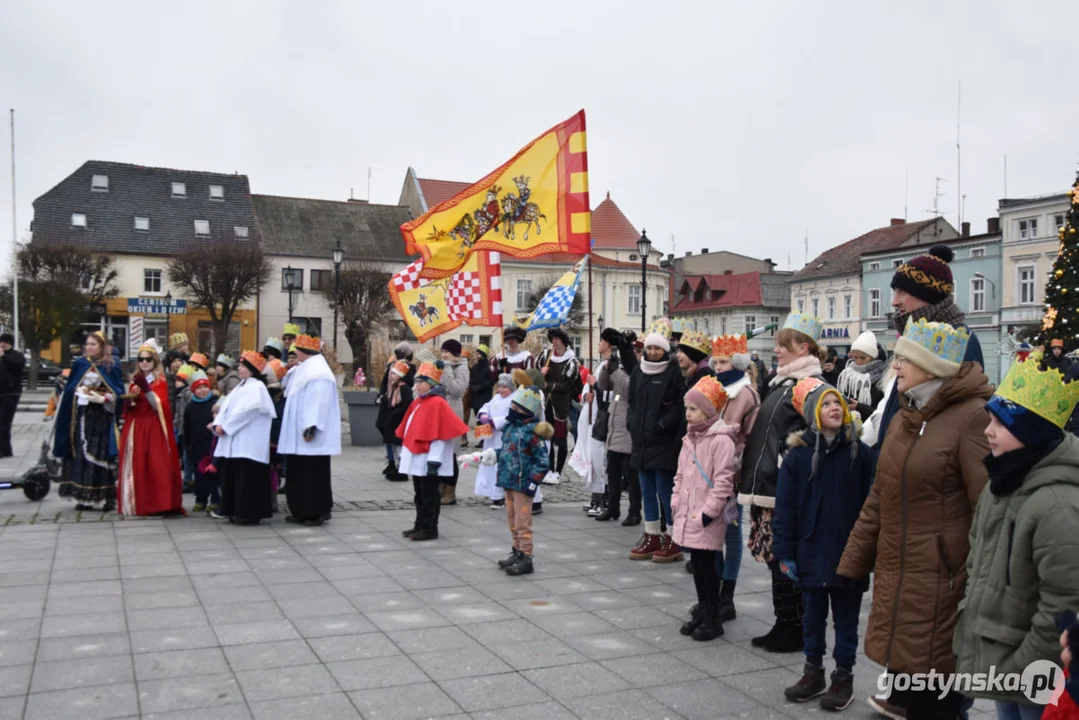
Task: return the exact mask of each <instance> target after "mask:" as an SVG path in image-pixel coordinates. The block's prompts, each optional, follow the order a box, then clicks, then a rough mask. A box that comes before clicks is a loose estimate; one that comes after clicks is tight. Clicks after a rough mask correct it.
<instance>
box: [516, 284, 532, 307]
mask: <svg viewBox="0 0 1079 720" xmlns="http://www.w3.org/2000/svg"><path fill="white" fill-rule="evenodd" d="M531 295H532V281H531V280H518V281H517V309H518V310H525V309H527V308H528V301H529V298H530V296H531Z"/></svg>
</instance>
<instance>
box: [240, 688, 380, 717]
mask: <svg viewBox="0 0 1079 720" xmlns="http://www.w3.org/2000/svg"><path fill="white" fill-rule="evenodd" d="M251 712H252V713H253V715H254V717H255V720H296V719H297V718H318V719H319V720H348V719H349V718H359V717H363V716H362V715H361V714H360V711H359V710H357V709H356V706H355V705H354V704H353V702H352V701H351V700H349V696H348V695H346V694H345V693H341V692H337V693H329V694H324V695H309V696H305V697H295V698H285V699H281V700H263V701H257V702H253V703H251Z"/></svg>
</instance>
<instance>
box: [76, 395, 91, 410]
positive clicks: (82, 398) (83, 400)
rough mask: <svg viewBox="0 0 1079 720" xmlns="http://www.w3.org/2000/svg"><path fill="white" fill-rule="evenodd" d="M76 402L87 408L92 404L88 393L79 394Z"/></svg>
mask: <svg viewBox="0 0 1079 720" xmlns="http://www.w3.org/2000/svg"><path fill="white" fill-rule="evenodd" d="M75 400H76V402H77V403H78V405H79V407H86V406H87V405H89V404H90V396H89V395H87V394H86V393H77V394H76V395H75Z"/></svg>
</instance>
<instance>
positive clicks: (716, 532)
mask: <svg viewBox="0 0 1079 720" xmlns="http://www.w3.org/2000/svg"><path fill="white" fill-rule="evenodd" d="M737 437H738V426H737V425H727V424H726V423H724V422H723V420H717V421H716V422H715V423H713V424H712V425H710V426H709V427H708V428H706V429H705V430H704V431H703V432H698V433H695V432H693V430H692V428H691V429H690V431H689V432H688V433H687V434H686V437H685V438H684V439H683V440H682V452H681V453H680V454H679V455H678V472H676V473H675V475H674V493H673V495H672V496H671V510H672V511H673V513H674V529H673V531H672V533H671V538H672V539H673V540H674V541H675V542H676V543H678V544H679V545H680V546H681V547H685V548H689V549H691V550H722V549H723V544H724V539H725V537H726V534H727V521H726V519H725V514H726V513H724V509H725V508H726V506H727V501H728V500H733V496H734V494H735V490H734V469H735V467H734V466H735V457H736V456H735V439H736V438H737ZM694 455H696V460H697V462H694ZM698 462H699V463H700V465H701V468H703V470H704V472H705V473H707V475H708V478H709V479H710V480H711V481H712V487H711V488H709V487H708V481H706V480H705V479H704V476H703V475H702V474H701V470H700V469H698V468H697V463H698ZM732 507H733V505H732ZM702 515H707V516H708V517H710V518H712V521H711V522H710V523H709V524H708V527H705V526H704V520H703V518H702V517H701V516H702Z"/></svg>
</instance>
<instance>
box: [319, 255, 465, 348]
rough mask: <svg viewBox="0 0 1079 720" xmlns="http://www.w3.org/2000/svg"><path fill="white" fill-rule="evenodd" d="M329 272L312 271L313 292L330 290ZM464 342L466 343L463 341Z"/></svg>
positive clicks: (331, 280) (330, 279)
mask: <svg viewBox="0 0 1079 720" xmlns="http://www.w3.org/2000/svg"><path fill="white" fill-rule="evenodd" d="M330 275H331V273H330V271H329V270H312V271H311V289H312V290H329V289H330V288H331V287H333V286H332V285H331V283H332V282H333V279H332V278H331V277H330ZM462 342H464V341H462Z"/></svg>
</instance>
